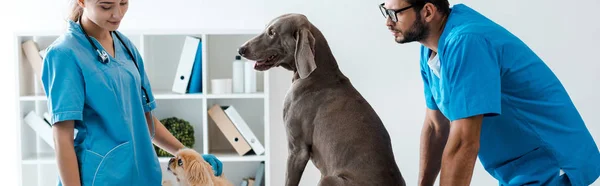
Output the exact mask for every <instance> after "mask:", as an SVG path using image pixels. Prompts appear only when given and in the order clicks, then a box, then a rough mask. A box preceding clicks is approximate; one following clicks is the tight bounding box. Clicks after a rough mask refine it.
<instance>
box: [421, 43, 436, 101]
mask: <svg viewBox="0 0 600 186" xmlns="http://www.w3.org/2000/svg"><path fill="white" fill-rule="evenodd" d="M428 55H429V49H428V48H427V47H425V46H421V62H420V63H421V79H422V80H423V93H424V96H425V105H426V106H427V108H429V109H431V110H438V109H439V108H438V106H437V104H436V103H435V100H434V99H433V94H431V85H430V84H429V77H431V76H429V73H428V72H429V66H427V65H425V64H427V60H428V58H429V57H428Z"/></svg>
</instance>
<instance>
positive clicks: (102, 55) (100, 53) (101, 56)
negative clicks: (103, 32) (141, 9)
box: [78, 17, 155, 137]
mask: <svg viewBox="0 0 600 186" xmlns="http://www.w3.org/2000/svg"><path fill="white" fill-rule="evenodd" d="M78 22H79V26H80V27H81V31H82V32H83V35H85V38H87V40H88V41H89V42H90V44H91V45H92V47H93V48H94V50H95V51H96V52H97V53H98V57H99V59H100V63H102V64H107V63H108V62H109V61H110V58H109V57H108V53H107V52H106V50H102V51H100V49H99V48H98V47H97V46H96V44H95V43H94V42H93V41H92V39H91V38H90V36H89V35H88V34H87V33H86V32H85V30H84V29H83V25H81V17H80V18H79V21H78ZM112 33H114V34H115V35H116V36H117V39H118V40H119V42H121V44H123V47H125V49H126V50H127V54H129V57H131V60H133V63H134V64H135V68H137V70H138V73H139V74H140V78H141V80H142V83H141V84H142V86H141V87H142V91H143V92H144V95H142V97H143V98H144V99H145V100H146V105H149V104H150V98H149V97H148V92H147V91H146V89H145V88H144V85H143V84H144V83H143V80H144V78H143V77H142V73H141V72H140V68H139V67H138V64H137V61H136V60H135V56H134V55H133V52H131V50H130V49H129V47H127V45H126V44H125V42H123V40H122V39H121V36H120V35H119V33H118V32H115V31H111V35H112ZM150 120H152V127H153V128H154V118H153V117H152V113H150ZM153 131H154V130H153ZM154 134H155V133H154V132H152V134H151V136H152V137H154Z"/></svg>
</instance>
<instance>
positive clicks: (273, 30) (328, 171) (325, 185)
mask: <svg viewBox="0 0 600 186" xmlns="http://www.w3.org/2000/svg"><path fill="white" fill-rule="evenodd" d="M238 52H239V53H240V55H242V56H243V57H244V58H246V59H249V60H253V61H256V64H255V66H254V68H255V69H256V70H259V71H265V70H268V69H270V68H272V67H279V66H281V67H283V68H285V69H287V70H290V71H293V72H294V76H293V79H292V85H291V88H290V90H289V91H288V93H287V95H286V97H285V101H284V110H283V120H284V122H285V127H286V129H287V137H288V147H289V151H288V152H289V154H288V159H287V171H286V180H285V183H286V184H285V185H287V186H295V185H298V184H299V182H300V179H301V177H302V173H303V172H304V169H305V167H306V163H307V162H308V160H309V159H311V160H312V162H313V164H314V165H315V166H316V167H317V168H318V169H319V170H320V172H321V174H322V177H321V180H320V182H319V185H321V186H337V185H340V186H341V185H344V186H359V185H360V186H367V185H377V186H398V185H401V186H404V185H406V184H405V181H404V178H403V177H402V174H401V173H400V170H399V169H398V166H397V164H396V161H395V158H394V154H393V151H392V144H391V142H390V136H389V134H388V132H387V129H386V128H385V126H384V125H383V123H382V121H381V119H380V118H379V116H377V114H376V113H375V111H374V110H373V108H372V107H371V106H370V104H369V103H368V102H367V101H366V100H365V99H364V98H363V97H362V95H361V94H360V93H359V92H358V91H357V90H356V89H355V88H354V87H353V85H352V84H351V83H350V80H349V79H348V78H347V77H346V76H345V75H344V74H342V72H341V71H340V69H339V68H338V65H337V62H336V60H335V57H334V56H333V54H332V53H331V50H330V48H329V46H328V43H327V40H326V39H325V37H324V36H323V34H322V33H321V31H319V29H317V28H316V27H315V26H314V25H313V24H312V23H311V22H309V20H308V19H307V17H306V16H305V15H303V14H285V15H281V16H278V17H276V18H275V19H273V20H272V21H271V22H270V23H269V24H268V26H267V27H266V29H265V30H264V32H263V33H261V34H259V35H257V36H255V37H254V38H252V39H250V40H248V41H247V42H246V43H244V44H243V45H242V46H241V47H240V48H239V49H238Z"/></svg>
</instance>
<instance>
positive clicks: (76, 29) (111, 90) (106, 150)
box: [42, 0, 222, 186]
mask: <svg viewBox="0 0 600 186" xmlns="http://www.w3.org/2000/svg"><path fill="white" fill-rule="evenodd" d="M75 1H76V2H73V9H72V10H73V12H72V15H71V16H70V20H69V21H68V31H67V32H66V33H64V34H63V35H62V36H61V37H59V38H58V39H57V40H56V41H55V42H54V43H53V44H52V45H51V46H50V47H49V48H48V49H47V56H46V57H45V59H44V63H43V72H42V73H43V75H42V82H43V86H44V89H45V90H46V91H45V92H46V96H47V98H48V109H49V110H50V113H51V115H52V121H51V123H53V127H52V128H53V131H54V139H55V144H56V155H57V156H56V158H57V162H58V169H59V175H60V180H59V185H68V186H72V185H93V184H95V185H144V186H151V185H161V182H162V173H161V168H160V164H159V162H158V157H157V155H156V152H155V151H154V148H153V143H154V144H156V145H157V146H159V147H160V148H162V149H164V150H166V151H167V152H169V153H171V154H174V153H175V152H176V151H177V150H179V149H181V148H185V147H184V146H183V145H182V144H181V143H180V142H179V141H178V140H177V139H176V138H175V137H173V135H172V134H171V133H169V131H168V130H167V129H166V128H165V127H164V125H163V124H162V123H160V121H159V120H158V119H157V118H155V117H154V116H152V113H151V111H152V110H153V109H155V107H156V104H155V102H154V97H153V95H152V88H151V86H150V82H149V81H148V77H147V76H146V73H145V71H144V63H143V60H142V57H141V56H140V54H139V52H138V50H137V48H136V47H135V46H134V45H133V44H132V43H131V41H130V40H129V39H128V38H127V37H125V36H124V35H123V34H121V33H119V32H118V31H115V30H116V29H117V28H118V27H119V24H120V21H121V20H122V19H123V16H124V15H125V13H126V12H127V9H128V6H129V0H75ZM74 128H76V129H77V130H78V133H77V136H76V137H75V138H74ZM203 157H204V159H205V160H206V161H208V162H209V163H210V164H211V165H212V166H213V168H214V169H215V174H217V175H220V174H221V166H222V164H221V162H220V161H219V160H218V159H217V158H216V157H215V156H213V155H210V154H207V155H204V156H203Z"/></svg>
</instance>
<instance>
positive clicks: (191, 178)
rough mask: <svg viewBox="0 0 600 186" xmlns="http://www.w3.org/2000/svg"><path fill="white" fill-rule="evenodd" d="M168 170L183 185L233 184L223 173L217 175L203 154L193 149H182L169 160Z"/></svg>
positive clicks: (229, 185) (210, 185) (216, 185)
mask: <svg viewBox="0 0 600 186" xmlns="http://www.w3.org/2000/svg"><path fill="white" fill-rule="evenodd" d="M167 170H168V171H170V172H171V173H173V175H175V177H177V181H178V182H179V183H180V185H181V186H233V183H231V182H229V181H228V180H227V179H225V177H224V176H223V175H221V176H219V177H217V176H215V174H214V171H213V169H212V167H211V166H210V164H208V162H206V161H204V158H202V155H200V154H199V153H198V152H196V151H195V150H193V149H181V150H179V151H177V153H176V155H175V157H173V158H171V159H170V160H169V164H168V165H167Z"/></svg>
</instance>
